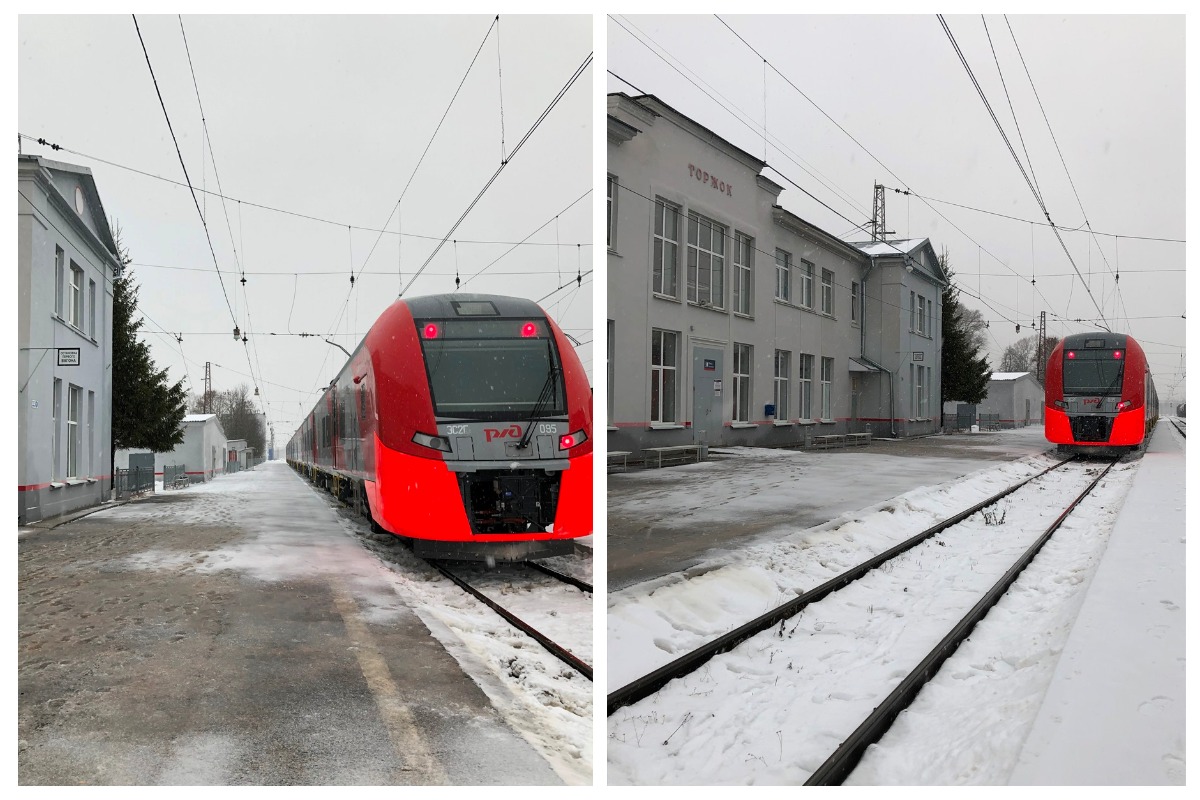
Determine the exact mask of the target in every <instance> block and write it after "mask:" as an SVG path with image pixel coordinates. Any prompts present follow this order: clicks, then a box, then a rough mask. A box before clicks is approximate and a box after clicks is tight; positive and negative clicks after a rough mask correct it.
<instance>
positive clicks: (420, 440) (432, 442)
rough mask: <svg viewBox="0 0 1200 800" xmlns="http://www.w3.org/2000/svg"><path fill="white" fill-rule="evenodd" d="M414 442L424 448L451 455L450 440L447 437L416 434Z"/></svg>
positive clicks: (413, 438)
mask: <svg viewBox="0 0 1200 800" xmlns="http://www.w3.org/2000/svg"><path fill="white" fill-rule="evenodd" d="M412 440H413V441H414V442H416V443H417V444H419V445H421V446H422V447H428V448H430V449H431V450H441V451H442V452H443V453H449V452H451V450H450V440H449V439H447V438H446V437H445V436H430V435H429V434H427V433H414V434H413V437H412Z"/></svg>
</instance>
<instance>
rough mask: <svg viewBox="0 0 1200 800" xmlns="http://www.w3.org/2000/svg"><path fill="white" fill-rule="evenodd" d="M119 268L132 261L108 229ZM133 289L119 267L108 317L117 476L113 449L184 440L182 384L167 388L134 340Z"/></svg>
mask: <svg viewBox="0 0 1200 800" xmlns="http://www.w3.org/2000/svg"><path fill="white" fill-rule="evenodd" d="M112 230H113V239H114V240H115V241H116V244H117V256H118V258H119V260H120V262H121V266H122V267H123V268H124V267H127V266H128V265H129V262H130V261H131V260H132V259H131V258H130V256H129V251H128V250H127V249H126V248H125V247H124V246H123V244H122V242H121V230H120V227H119V226H117V225H116V224H115V223H114V224H113V226H112ZM137 296H138V287H137V284H136V283H134V280H133V275H132V274H130V272H129V271H128V270H127V269H122V271H121V275H120V277H118V278H117V279H116V280H114V281H113V316H112V357H113V365H112V369H113V373H112V374H113V396H112V454H113V456H112V457H113V465H114V469H113V474H114V475H115V474H116V469H115V464H116V451H117V449H118V448H130V447H144V448H146V449H148V450H152V451H154V452H155V453H165V452H167V451H169V450H173V449H174V448H175V445H177V444H180V443H181V442H182V441H183V427H182V422H183V417H184V415H185V414H186V413H187V393H186V392H185V391H184V388H183V381H179V382H177V383H176V384H175V385H174V386H169V385H168V384H167V371H166V370H165V369H162V370H159V369H155V365H154V360H153V359H151V358H150V347H149V345H147V344H146V343H145V342H143V341H141V340H139V339H138V335H137V334H138V330H139V329H140V328H141V327H142V320H141V318H140V317H138V316H137Z"/></svg>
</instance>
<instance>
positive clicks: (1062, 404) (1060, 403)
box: [1054, 400, 1067, 408]
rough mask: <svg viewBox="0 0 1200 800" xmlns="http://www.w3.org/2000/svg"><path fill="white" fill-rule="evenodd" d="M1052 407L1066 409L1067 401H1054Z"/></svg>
mask: <svg viewBox="0 0 1200 800" xmlns="http://www.w3.org/2000/svg"><path fill="white" fill-rule="evenodd" d="M1054 406H1055V408H1066V407H1067V401H1066V400H1055V401H1054Z"/></svg>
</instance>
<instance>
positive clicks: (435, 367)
mask: <svg viewBox="0 0 1200 800" xmlns="http://www.w3.org/2000/svg"><path fill="white" fill-rule="evenodd" d="M418 330H419V333H420V339H421V350H422V352H423V353H424V356H425V368H426V371H427V373H428V375H429V387H430V390H431V393H432V395H433V406H434V411H435V413H436V414H437V415H438V416H439V417H455V418H461V419H511V418H514V417H515V418H523V417H528V416H529V415H530V414H532V413H533V412H534V410H535V408H536V407H538V403H539V400H540V401H541V406H540V409H539V416H543V417H549V416H561V415H564V414H566V400H565V396H564V391H563V378H562V370H561V369H560V368H559V363H558V354H557V353H556V352H555V349H554V339H553V338H552V337H551V336H550V330H549V327H548V326H547V325H546V323H545V321H544V320H540V321H538V320H534V321H527V320H495V319H493V320H471V321H467V320H421V321H419V322H418ZM552 368H553V369H552Z"/></svg>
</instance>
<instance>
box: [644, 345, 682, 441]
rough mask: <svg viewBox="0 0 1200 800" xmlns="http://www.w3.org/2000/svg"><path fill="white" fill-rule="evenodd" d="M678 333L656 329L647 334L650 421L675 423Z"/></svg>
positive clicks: (676, 419)
mask: <svg viewBox="0 0 1200 800" xmlns="http://www.w3.org/2000/svg"><path fill="white" fill-rule="evenodd" d="M678 342H679V334H678V333H677V332H675V331H660V330H658V329H657V328H655V329H654V330H653V331H652V332H651V335H650V421H651V422H659V423H672V424H673V423H675V422H677V421H678V418H677V415H676V412H675V405H676V403H675V400H676V398H677V396H678V387H677V385H676V380H675V378H676V374H677V372H678V371H679V348H678Z"/></svg>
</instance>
